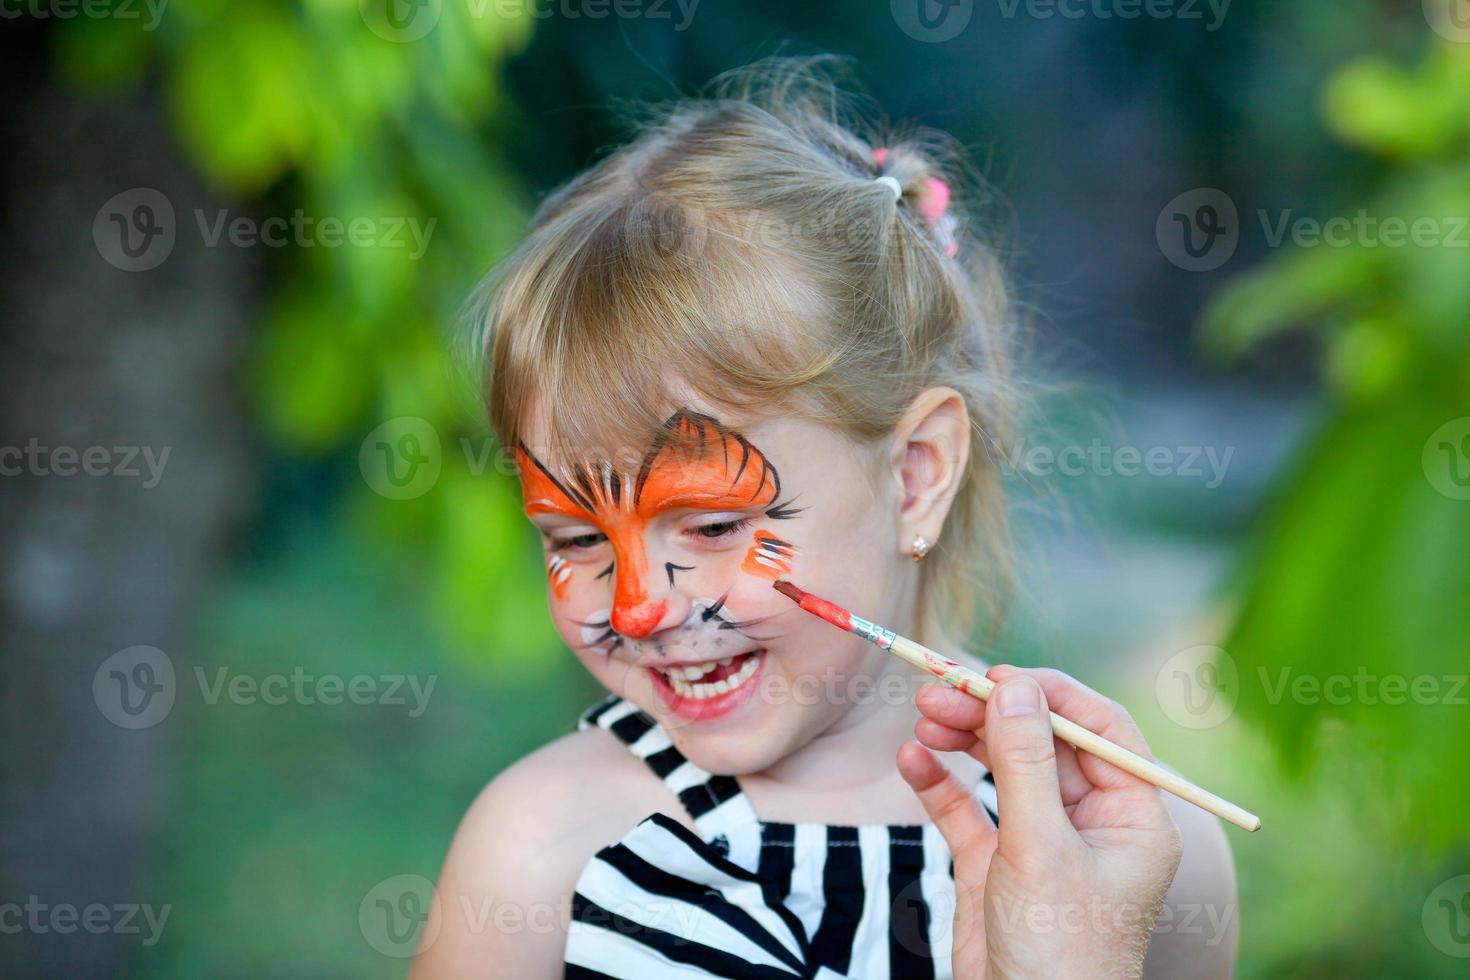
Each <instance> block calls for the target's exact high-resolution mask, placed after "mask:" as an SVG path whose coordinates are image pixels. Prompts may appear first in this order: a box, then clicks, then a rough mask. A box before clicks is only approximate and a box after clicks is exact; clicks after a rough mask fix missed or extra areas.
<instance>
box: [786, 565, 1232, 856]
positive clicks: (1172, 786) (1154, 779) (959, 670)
mask: <svg viewBox="0 0 1470 980" xmlns="http://www.w3.org/2000/svg"><path fill="white" fill-rule="evenodd" d="M775 587H776V590H777V591H779V592H780V593H781V594H782V595H784V596H786V598H788V599H790V600H791V601H792V602H795V603H796V604H797V605H799V606H801V608H803V609H805V610H806V611H807V612H809V613H811V614H812V615H814V616H818V617H820V618H821V619H825V620H826V621H827V622H829V623H831V624H832V625H833V626H836V627H837V628H838V629H842V630H846V631H847V632H849V633H856V634H857V635H858V636H861V637H862V638H863V639H865V640H867V641H868V642H869V643H872V644H874V645H875V646H878V647H881V648H882V649H884V650H887V651H888V652H889V653H892V654H894V655H895V656H897V657H899V658H901V659H903V660H905V661H907V662H909V663H911V664H913V665H914V666H915V667H918V668H919V669H921V670H925V671H928V672H929V673H931V674H933V675H934V676H935V677H937V678H939V679H940V680H941V681H943V682H944V683H946V684H948V685H949V686H950V687H956V688H959V689H960V690H961V691H964V692H965V693H966V694H968V695H970V696H971V697H974V698H979V699H980V700H981V701H988V700H989V699H990V692H991V691H993V690H994V689H995V681H993V680H991V679H990V678H988V677H986V676H985V675H984V674H981V673H979V672H978V671H974V670H971V669H970V668H968V667H962V666H960V665H959V664H957V663H955V662H954V661H953V660H950V659H948V658H946V657H943V656H940V655H939V654H938V653H935V652H934V651H933V650H931V649H929V648H928V647H926V646H924V645H923V644H922V643H919V642H918V641H916V640H911V639H909V638H908V637H906V636H899V635H898V634H897V633H895V632H893V630H891V629H887V628H885V627H882V626H879V625H878V624H877V623H874V622H872V621H870V620H866V619H863V618H862V617H861V616H854V615H853V614H852V613H850V612H848V611H847V610H846V609H844V608H842V607H841V606H839V605H837V603H835V602H829V601H827V600H826V599H823V598H820V597H819V596H815V595H812V594H811V593H810V592H807V591H805V590H804V589H801V588H798V587H797V586H795V585H792V584H791V583H790V582H787V581H786V580H784V579H782V580H780V581H777V582H776V585H775ZM1050 714H1051V728H1052V731H1053V732H1055V733H1056V736H1057V738H1059V739H1061V740H1062V741H1064V742H1066V743H1067V744H1069V745H1071V746H1073V747H1074V748H1077V749H1081V750H1082V751H1083V752H1087V753H1090V754H1092V755H1095V756H1097V757H1098V758H1099V759H1102V760H1103V761H1104V762H1109V763H1111V764H1113V765H1115V766H1117V767H1118V768H1119V769H1122V770H1123V771H1125V772H1129V773H1132V774H1133V775H1135V776H1137V777H1138V778H1139V779H1142V780H1143V781H1145V782H1147V783H1152V784H1153V785H1154V786H1157V787H1159V788H1160V789H1163V790H1167V791H1169V792H1170V793H1173V794H1174V795H1175V796H1177V797H1179V798H1180V799H1181V800H1188V801H1189V802H1190V803H1193V804H1194V805H1195V806H1197V807H1202V808H1203V809H1205V810H1208V811H1209V812H1210V813H1213V814H1214V815H1215V816H1217V817H1219V818H1220V819H1222V820H1228V821H1230V822H1231V823H1233V824H1235V826H1237V827H1240V828H1241V829H1243V830H1249V831H1257V830H1260V829H1261V818H1260V817H1258V816H1256V815H1255V814H1254V813H1250V812H1248V811H1246V810H1243V809H1241V808H1240V807H1238V806H1236V805H1235V804H1234V803H1231V802H1230V801H1229V800H1226V799H1222V798H1221V797H1218V796H1216V795H1215V794H1214V793H1211V792H1209V791H1208V790H1206V789H1202V788H1201V787H1199V786H1196V785H1195V784H1194V783H1191V782H1190V781H1189V780H1187V779H1184V778H1183V777H1181V776H1177V775H1175V774H1174V773H1172V772H1170V771H1169V770H1167V769H1165V768H1164V767H1163V766H1160V765H1158V764H1157V763H1153V762H1150V761H1148V760H1147V759H1145V758H1144V757H1143V756H1141V755H1138V754H1137V753H1134V752H1130V751H1129V750H1128V749H1125V748H1123V746H1121V745H1118V744H1117V743H1115V742H1110V741H1108V740H1107V739H1105V738H1103V737H1102V736H1101V735H1099V734H1097V733H1096V732H1093V731H1089V730H1088V729H1086V728H1083V727H1082V726H1081V725H1079V724H1077V723H1076V722H1074V721H1068V720H1067V719H1066V718H1063V717H1062V716H1061V715H1059V714H1057V713H1056V712H1055V711H1053V712H1050Z"/></svg>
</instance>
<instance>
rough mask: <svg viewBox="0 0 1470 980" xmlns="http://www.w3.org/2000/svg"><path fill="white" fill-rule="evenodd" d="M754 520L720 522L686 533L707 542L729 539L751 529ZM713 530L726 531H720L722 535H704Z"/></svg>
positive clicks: (748, 518) (701, 526) (691, 529)
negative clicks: (720, 529) (748, 528)
mask: <svg viewBox="0 0 1470 980" xmlns="http://www.w3.org/2000/svg"><path fill="white" fill-rule="evenodd" d="M754 520H755V519H754V518H751V517H742V518H740V519H738V520H733V521H718V522H716V523H714V524H701V525H699V526H698V527H691V528H689V529H688V530H687V531H685V532H684V533H685V534H688V535H690V536H691V537H696V538H701V539H703V540H706V541H718V540H720V539H721V538H728V537H730V536H732V535H735V534H739V533H740V532H741V531H743V530H745V529H746V528H747V527H749V526H750V525H751V524H752V523H753V522H754ZM711 528H723V529H724V530H722V531H720V533H718V534H705V533H704V532H705V531H707V530H709V529H711Z"/></svg>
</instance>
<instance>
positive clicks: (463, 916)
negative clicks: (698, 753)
mask: <svg viewBox="0 0 1470 980" xmlns="http://www.w3.org/2000/svg"><path fill="white" fill-rule="evenodd" d="M655 812H662V813H665V814H668V815H669V816H671V817H673V818H675V819H677V820H680V821H681V822H683V823H686V824H687V823H688V817H687V815H685V814H684V813H683V812H682V808H681V807H680V805H679V800H678V797H676V796H675V795H674V794H673V792H672V791H670V790H669V788H668V787H667V786H665V785H664V783H663V782H662V781H661V780H660V779H659V778H658V777H657V776H655V775H654V774H653V772H652V771H651V770H650V769H649V768H648V766H647V765H646V764H645V763H644V762H643V761H642V760H641V759H639V758H638V757H637V756H635V755H633V754H632V753H631V752H629V751H628V749H627V747H626V746H624V745H623V744H622V743H620V742H619V741H618V740H617V738H616V737H614V736H613V735H611V734H610V733H608V732H606V731H603V730H602V729H600V728H596V727H593V728H587V729H584V730H582V731H578V732H573V733H571V734H568V735H564V736H562V737H560V738H558V739H556V740H555V741H552V742H550V743H548V744H547V745H544V746H542V747H541V748H539V749H537V750H536V751H534V752H532V753H530V754H529V755H527V756H525V757H524V758H522V759H520V760H519V761H517V762H516V763H514V764H513V765H511V766H510V767H508V768H507V769H506V770H505V771H504V772H502V773H500V774H499V775H498V776H496V777H495V778H494V779H492V780H491V781H490V783H489V784H488V785H487V786H486V787H485V788H484V789H483V790H481V791H480V794H479V796H478V797H476V799H475V801H474V802H473V803H472V804H471V805H470V808H469V810H468V811H467V812H466V813H465V816H464V818H463V820H462V821H461V822H460V825H459V829H458V830H457V831H456V832H455V835H454V841H453V843H452V844H451V845H450V847H449V854H448V856H447V857H446V858H445V861H444V868H443V870H442V871H441V872H440V875H439V881H438V883H437V885H436V886H435V893H436V894H435V907H434V908H433V909H432V910H431V915H430V919H431V921H430V922H429V923H428V924H427V925H426V929H425V933H426V935H432V936H433V940H432V945H431V946H430V945H424V948H423V949H421V951H420V953H419V957H418V962H417V963H416V964H415V971H414V972H415V975H420V976H438V975H440V973H439V972H438V971H439V970H440V969H441V968H443V969H447V972H449V973H451V974H452V973H454V972H456V971H457V970H459V968H461V967H467V966H469V965H471V964H479V965H480V966H481V967H483V965H484V964H485V963H487V962H495V963H499V964H502V965H503V966H506V967H512V966H514V967H517V968H518V969H516V970H511V971H510V972H509V973H508V975H519V976H538V975H545V974H547V973H548V971H549V970H550V968H551V967H552V966H553V965H555V964H559V963H560V962H561V951H562V948H563V946H564V945H565V941H566V928H567V922H568V919H569V911H570V900H571V895H572V893H573V892H574V891H575V889H576V886H577V879H578V878H579V877H580V876H581V873H582V870H583V869H584V868H585V867H586V866H587V864H588V862H589V861H590V860H591V859H592V856H593V855H594V854H596V853H597V852H598V851H599V850H601V849H602V848H604V847H607V846H608V845H610V844H613V843H616V842H617V841H618V840H619V839H620V838H622V837H623V836H624V835H626V834H627V833H628V832H629V831H630V830H632V829H633V828H634V827H635V826H637V825H638V823H639V822H640V821H642V820H643V819H644V818H646V817H648V816H649V815H650V814H652V813H655ZM512 913H513V918H514V920H515V923H516V927H515V928H507V926H506V925H505V922H506V919H505V916H506V915H509V914H512ZM424 942H425V941H424V940H421V943H424Z"/></svg>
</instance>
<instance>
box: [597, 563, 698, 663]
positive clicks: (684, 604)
mask: <svg viewBox="0 0 1470 980" xmlns="http://www.w3.org/2000/svg"><path fill="white" fill-rule="evenodd" d="M639 544H640V545H641V542H639ZM691 571H693V569H692V568H689V567H687V566H682V565H678V564H675V563H673V562H668V561H665V562H658V563H655V559H654V558H653V556H652V555H650V554H648V553H646V552H644V550H643V548H642V547H636V548H627V549H620V550H619V554H618V561H617V567H616V569H615V570H614V572H613V574H614V575H615V576H616V577H617V582H616V585H615V587H614V596H613V607H612V622H611V626H612V628H613V630H614V631H616V632H617V633H618V634H619V635H621V636H626V637H628V638H629V639H632V640H644V639H647V638H649V637H650V636H653V635H654V634H655V633H658V632H660V631H662V630H666V629H671V628H673V627H675V626H679V625H680V624H682V623H683V622H684V621H685V620H686V619H688V618H689V611H690V607H691V600H690V598H689V596H687V595H686V594H685V593H684V590H683V588H682V586H683V584H684V583H682V582H681V581H680V580H679V577H680V576H681V575H682V574H685V573H687V572H691Z"/></svg>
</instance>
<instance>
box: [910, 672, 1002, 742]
mask: <svg viewBox="0 0 1470 980" xmlns="http://www.w3.org/2000/svg"><path fill="white" fill-rule="evenodd" d="M914 704H916V705H917V706H918V708H919V710H920V711H921V712H923V714H924V717H925V718H928V719H930V720H931V721H935V722H938V723H939V724H941V725H948V726H949V727H950V728H957V729H959V730H960V731H966V732H974V731H979V730H980V729H981V728H984V727H985V702H983V701H981V700H979V699H978V698H974V697H971V696H970V695H968V694H966V693H964V692H963V691H956V690H955V689H954V688H952V687H945V686H942V685H939V684H925V685H924V686H923V687H921V688H919V693H918V694H916V695H915V696H914Z"/></svg>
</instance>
